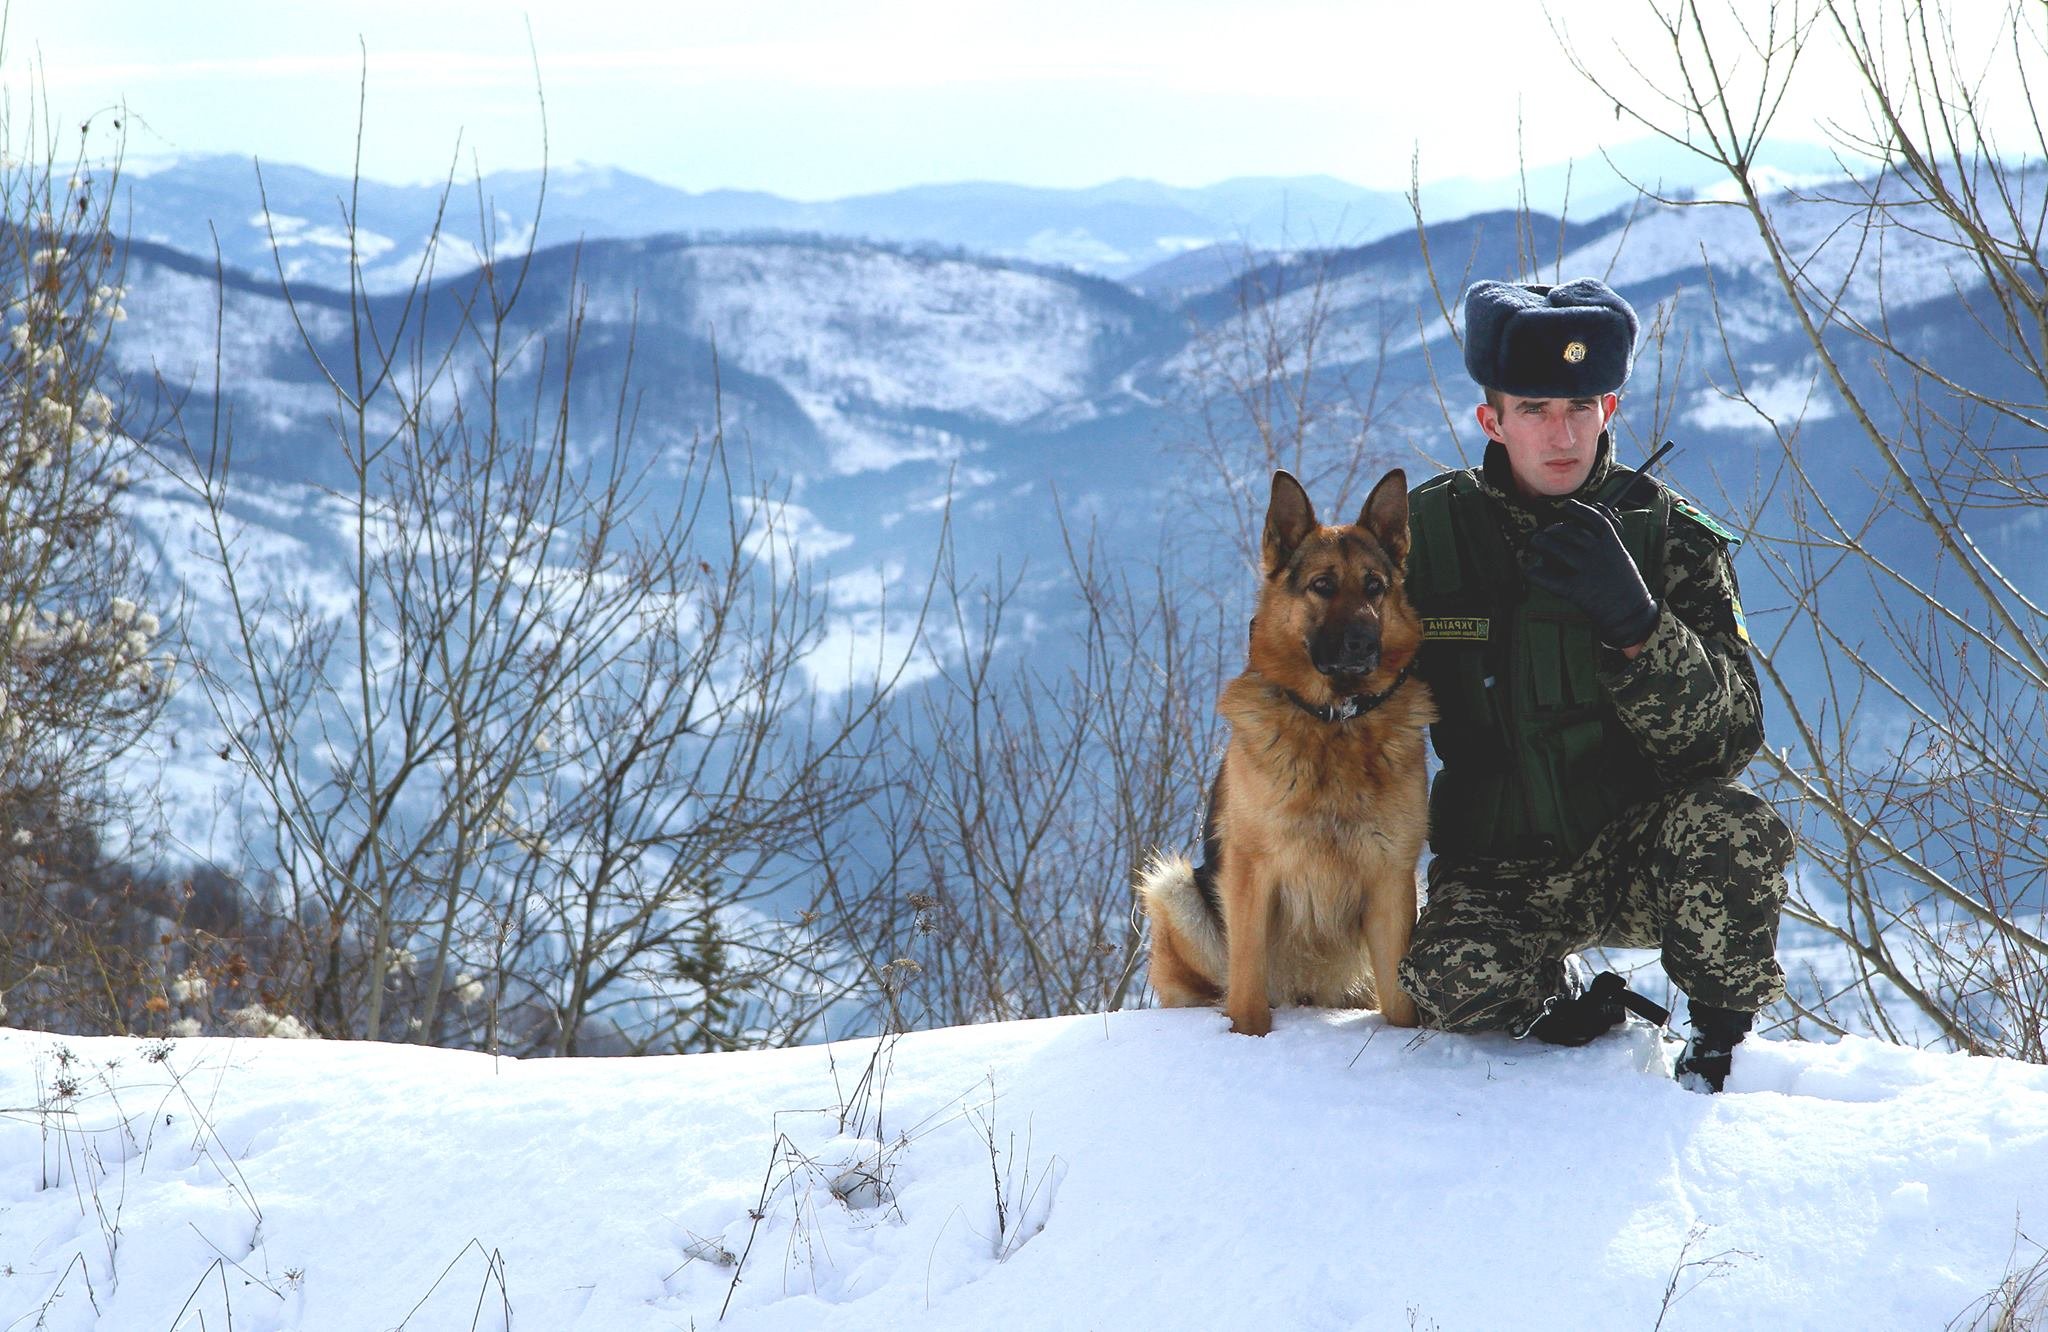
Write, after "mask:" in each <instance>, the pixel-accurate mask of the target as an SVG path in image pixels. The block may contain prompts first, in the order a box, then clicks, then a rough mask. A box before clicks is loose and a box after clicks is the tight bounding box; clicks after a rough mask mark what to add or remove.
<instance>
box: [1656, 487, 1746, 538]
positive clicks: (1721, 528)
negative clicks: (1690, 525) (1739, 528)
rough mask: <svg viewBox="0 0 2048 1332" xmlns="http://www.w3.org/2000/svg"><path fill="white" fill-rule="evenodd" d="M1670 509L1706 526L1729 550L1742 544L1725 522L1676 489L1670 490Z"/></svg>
mask: <svg viewBox="0 0 2048 1332" xmlns="http://www.w3.org/2000/svg"><path fill="white" fill-rule="evenodd" d="M1671 511H1672V512H1673V513H1682V514H1684V515H1685V516H1686V517H1688V518H1690V519H1692V520H1693V521H1694V522H1696V523H1698V524H1699V525H1700V526H1701V527H1704V528H1706V529H1707V530H1708V531H1709V532H1712V533H1713V534H1714V535H1715V536H1717V537H1719V538H1721V540H1723V541H1725V542H1727V543H1728V548H1729V549H1730V550H1733V549H1734V548H1735V547H1737V546H1740V545H1741V544H1742V538H1741V537H1740V536H1739V535H1737V534H1736V533H1735V532H1733V531H1731V530H1730V529H1729V527H1728V525H1727V524H1726V523H1724V522H1722V521H1721V520H1720V519H1719V518H1716V517H1715V516H1714V515H1713V514H1711V513H1708V512H1707V511H1706V510H1705V509H1702V508H1701V507H1700V506H1699V505H1697V504H1694V503H1693V502H1692V501H1691V500H1689V499H1687V498H1685V496H1683V495H1680V494H1679V493H1678V492H1676V491H1672V492H1671Z"/></svg>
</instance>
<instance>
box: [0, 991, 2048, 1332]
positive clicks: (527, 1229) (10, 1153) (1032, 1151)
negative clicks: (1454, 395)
mask: <svg viewBox="0 0 2048 1332" xmlns="http://www.w3.org/2000/svg"><path fill="white" fill-rule="evenodd" d="M1670 1053H1671V1050H1670V1047H1669V1046H1668V1045H1666V1046H1660V1044H1659V1042H1658V1040H1657V1038H1656V1036H1655V1035H1654V1034H1653V1033H1652V1032H1651V1031H1650V1030H1649V1029H1648V1028H1646V1027H1642V1026H1632V1027H1631V1028H1629V1029H1628V1030H1626V1031H1624V1032H1620V1033H1617V1034H1615V1035H1613V1036H1610V1037H1608V1038H1606V1039H1604V1040H1602V1041H1600V1042H1598V1043H1596V1044H1594V1045H1593V1046H1590V1047H1588V1048H1586V1049H1583V1050H1561V1049H1552V1048H1536V1047H1532V1046H1527V1045H1517V1044H1516V1043H1514V1042H1511V1041H1508V1040H1506V1039H1505V1038H1500V1037H1480V1038H1468V1037H1451V1036H1436V1037H1432V1038H1428V1039H1423V1040H1416V1039H1414V1038H1413V1036H1412V1033H1404V1032H1399V1031H1394V1030H1391V1029H1388V1028H1386V1027H1384V1026H1383V1025H1382V1024H1381V1023H1380V1021H1379V1019H1378V1017H1377V1016H1376V1015H1372V1014H1360V1013H1324V1012H1318V1011H1294V1012H1283V1013H1281V1014H1280V1015H1279V1025H1278V1027H1277V1029H1276V1030H1275V1032H1274V1034H1273V1035H1272V1036H1271V1037H1269V1038H1267V1039H1265V1040H1259V1041H1255V1040H1249V1039H1245V1038H1241V1037H1235V1036H1231V1035H1229V1034H1228V1033H1227V1032H1226V1031H1225V1029H1224V1020H1223V1019H1222V1018H1221V1017H1220V1016H1219V1015H1217V1014H1215V1013H1212V1012H1207V1011H1180V1012H1162V1011H1142V1012H1127V1013H1117V1014H1113V1015H1110V1016H1107V1017H1103V1016H1094V1017H1083V1018H1066V1019H1057V1020H1051V1021H1040V1022H1019V1023H1008V1024H996V1025H988V1026H982V1027H973V1028H956V1029H950V1030H944V1031H936V1032H930V1033H923V1034H914V1035H909V1036H904V1037H901V1038H899V1039H894V1040H881V1041H877V1040H873V1039H869V1040H861V1041H847V1042H842V1043H839V1044H837V1045H832V1046H814V1047H807V1048H802V1049H793V1050H784V1051H772V1052H761V1053H743V1054H729V1055H703V1056H693V1057H686V1058H666V1059H641V1060H550V1061H537V1062H530V1063H522V1062H517V1061H513V1060H503V1059H493V1058H490V1057H488V1056H484V1055H476V1054H461V1053H451V1052H447V1051H440V1050H432V1049H422V1048H414V1047H403V1046H392V1045H372V1044H344V1043H329V1042H319V1041H289V1040H243V1041H229V1040H225V1039H220V1040H214V1039H197V1040H183V1041H179V1042H176V1043H175V1044H168V1043H165V1042H150V1041H144V1040H137V1039H125V1038H121V1039H116V1038H96V1039H72V1038H58V1037H52V1036H47V1035H43V1034H40V1033H34V1032H25V1031H8V1032H0V1070H4V1077H5V1086H4V1090H0V1098H4V1104H5V1106H6V1107H7V1113H6V1115H5V1117H4V1119H0V1328H10V1329H11V1328H29V1327H42V1328H48V1329H53V1330H54V1332H71V1330H73V1329H86V1328H102V1329H120V1330H121V1332H182V1330H185V1329H193V1330H196V1329H201V1328H205V1329H209V1330H219V1332H225V1330H226V1329H228V1328H230V1327H232V1328H235V1329H240V1330H243V1332H284V1330H286V1329H303V1330H304V1332H315V1330H316V1329H318V1330H320V1332H329V1330H331V1332H376V1330H378V1329H391V1328H405V1329H418V1330H419V1332H427V1330H428V1329H435V1330H439V1329H470V1328H479V1329H492V1330H493V1332H497V1330H499V1329H506V1328H512V1329H537V1330H539V1332H572V1330H576V1332H635V1330H637V1329H671V1328H690V1327H697V1328H708V1327H711V1326H713V1325H714V1324H718V1323H719V1322H720V1317H721V1311H723V1317H724V1321H723V1325H725V1326H729V1327H732V1328H735V1329H771V1328H772V1329H816V1328H833V1329H857V1328H903V1327H930V1328H963V1329H965V1328H973V1329H980V1328H994V1327H1002V1328H1052V1329H1069V1328H1072V1329H1086V1328H1104V1329H1110V1328H1115V1329H1143V1328H1175V1329H1185V1328H1275V1329H1279V1328H1285V1329H1316V1328H1371V1329H1381V1328H1396V1329H1398V1328H1411V1327H1412V1328H1422V1329H1428V1328H1435V1329H1440V1330H1441V1332H1463V1330H1465V1329H1473V1330H1482V1329H1500V1328H1521V1329H1535V1328H1574V1329H1579V1328H1641V1329H1650V1328H1654V1327H1663V1328H1669V1329H1683V1328H1702V1329H1705V1328H1714V1329H1719V1328H1737V1327H1742V1328H1776V1329H1783V1328H1830V1329H1835V1328H1857V1329H1878V1328H1902V1329H1907V1328H1910V1329H1939V1328H1943V1327H1945V1326H1948V1325H1950V1324H1951V1323H1953V1324H1954V1325H1955V1326H1959V1327H1960V1326H1969V1325H1971V1321H1972V1318H1973V1317H1974V1316H1975V1314H1976V1313H1977V1312H1980V1311H1981V1310H1982V1308H1983V1301H1984V1299H1985V1297H1986V1296H1987V1295H1990V1294H1992V1293H1993V1292H1994V1291H1995V1290H1996V1289H1997V1288H1998V1287H1999V1286H2000V1284H2001V1282H2002V1281H2006V1280H2007V1279H2008V1278H2009V1277H2012V1276H2013V1275H2014V1274H2015V1273H2021V1274H2023V1273H2025V1272H2026V1271H2027V1270H2028V1269H2029V1268H2031V1267H2033V1266H2034V1263H2035V1260H2036V1259H2037V1258H2039V1257H2040V1255H2041V1250H2040V1249H2039V1248H2037V1247H2035V1246H2034V1245H2033V1243H2032V1241H2031V1240H2030V1239H2028V1238H2026V1236H2033V1237H2036V1238H2040V1237H2042V1236H2043V1234H2044V1232H2048V1225H2044V1214H2048V1069H2044V1068H2038V1067H2031V1066H2026V1065H2021V1064H2016V1063H2010V1062H2005V1061H2000V1060H1992V1059H1970V1058H1965V1057H1962V1056H1949V1055H1936V1054H1928V1053H1921V1052H1916V1051H1912V1050H1907V1049H1902V1048H1898V1047H1892V1046H1886V1045H1881V1044H1877V1043H1874V1042H1871V1041H1867V1040H1858V1039H1849V1040H1845V1041H1843V1042H1841V1043H1840V1044H1835V1045H1818V1044H1795V1043H1778V1042H1770V1041H1758V1040H1753V1041H1752V1042H1751V1043H1750V1044H1749V1045H1747V1046H1745V1047H1744V1049H1743V1050H1742V1052H1741V1053H1740V1054H1739V1055H1738V1057H1737V1062H1736V1071H1735V1075H1734V1078H1733V1079H1732V1081H1731V1084H1730V1092H1729V1094H1727V1095H1724V1096H1722V1097H1718V1098H1710V1097H1704V1096H1698V1095H1694V1094H1691V1093H1688V1092H1686V1091H1683V1090H1681V1089H1680V1088H1678V1087H1677V1086H1676V1085H1675V1084H1673V1083H1672V1082H1670V1081H1669V1080H1668V1078H1667V1077H1666V1076H1665V1073H1664V1071H1663V1069H1664V1065H1665V1063H1666V1062H1667V1061H1668V1059H1669V1057H1670ZM2036 1298H2038V1296H2036ZM1660 1320H1661V1321H1660Z"/></svg>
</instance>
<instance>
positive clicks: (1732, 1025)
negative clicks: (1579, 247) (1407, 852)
mask: <svg viewBox="0 0 2048 1332" xmlns="http://www.w3.org/2000/svg"><path fill="white" fill-rule="evenodd" d="M1636 329H1637V322H1636V315H1635V311H1634V310H1632V309H1631V308H1630V307H1629V304H1628V302H1626V301H1624V300H1623V299H1622V298H1621V297H1620V296H1618V295H1616V294H1615V293H1614V292H1613V291H1612V290H1610V289H1609V288H1608V287H1607V286H1606V285H1605V284H1603V283H1601V282H1597V281H1594V280H1591V279H1580V280H1578V281H1575V282H1567V283H1564V284H1562V285H1560V286H1554V287H1543V286H1526V285H1517V284H1510V283H1501V282H1481V283H1478V284H1476V285H1475V286H1473V287H1472V289H1471V290H1470V291H1468V292H1467V293H1466V294H1465V367H1466V369H1467V370H1468V371H1469V372H1470V374H1471V376H1472V378H1473V379H1474V380H1476V381H1478V384H1479V386H1480V387H1481V388H1482V389H1484V390H1485V398H1486V400H1485V402H1484V403H1483V404H1482V405H1481V406H1480V407H1479V408H1478V417H1479V425H1480V428H1481V429H1482V430H1484V431H1485V432H1486V436H1487V438H1488V440H1489V441H1490V443H1489V444H1488V445H1487V448H1486V456H1485V459H1484V461H1483V462H1482V463H1481V465H1480V466H1478V467H1476V468H1471V469H1468V470H1464V471H1454V472H1449V473H1446V474H1444V475H1442V476H1439V477H1436V478H1434V479H1432V480H1430V481H1428V482H1425V483H1424V484H1422V485H1421V486H1418V487H1416V489H1415V490H1414V492H1413V493H1412V495H1411V496H1410V499H1409V504H1410V514H1411V523H1412V531H1413V538H1414V544H1413V550H1412V552H1411V554H1410V557H1409V570H1408V581H1407V590H1408V596H1409V599H1410V600H1411V601H1412V602H1413V603H1414V604H1415V606H1416V608H1417V610H1418V611H1420V613H1421V614H1422V616H1423V626H1424V631H1425V633H1426V634H1427V635H1428V641H1427V643H1426V646H1425V647H1424V650H1423V657H1422V659H1423V667H1422V673H1423V675H1424V677H1425V678H1426V679H1427V680H1428V681H1429V683H1430V686H1431V688H1432V689H1433V690H1434V692H1435V695H1436V702H1437V707H1438V709H1439V710H1440V711H1441V713H1442V720H1441V721H1439V722H1438V723H1437V724H1436V725H1435V726H1434V727H1433V728H1432V733H1431V738H1432V740H1433V742H1434V745H1435V748H1436V752H1437V756H1438V758H1439V759H1441V760H1442V764H1443V767H1442V770H1441V771H1440V772H1439V773H1438V774H1437V777H1436V781H1435V784H1434V785H1433V786H1432V788H1431V790H1430V801H1429V822H1430V847H1431V849H1432V851H1434V852H1435V859H1434V860H1433V861H1432V862H1431V864H1430V868H1429V900H1428V903H1427V905H1426V906H1425V907H1424V909H1423V912H1422V917H1421V919H1420V920H1419V921H1418V922H1417V925H1416V929H1415V936H1414V942H1413V943H1412V945H1411V946H1410V948H1409V951H1408V955H1407V957H1406V959H1404V960H1403V961H1402V963H1401V968H1400V977H1401V983H1402V985H1403V987H1404V988H1405V989H1406V990H1407V991H1408V993H1409V994H1410V995H1411V996H1413V997H1414V999H1415V1001H1416V1003H1417V1005H1418V1006H1419V1007H1420V1009H1421V1013H1422V1019H1423V1022H1424V1024H1425V1025H1428V1026H1434V1027H1437V1028H1440V1029H1442V1030H1445V1031H1488V1030H1505V1031H1508V1032H1510V1033H1511V1034H1513V1035H1515V1036H1517V1037H1520V1036H1534V1037H1536V1038H1537V1039H1540V1040H1545V1041H1550V1042H1555V1043H1559V1044H1569V1045H1578V1044H1583V1043H1585V1042H1586V1041H1589V1040H1592V1039H1593V1038H1594V1037H1595V1036H1597V1035H1599V1034H1600V1033H1602V1032H1604V1031H1607V1030H1609V1029H1610V1028H1612V1027H1613V1026H1615V1025H1616V1024H1617V1023H1619V1022H1621V1021H1622V1020H1623V1014H1624V1010H1625V1009H1633V1010H1634V1011H1636V1012H1639V1013H1642V1014H1644V1015H1646V1016H1649V1017H1650V1018H1651V1019H1652V1020H1654V1021H1657V1022H1662V1021H1663V1020H1664V1019H1665V1017H1666V1016H1668V1015H1667V1014H1666V1013H1665V1012H1664V1010H1663V1009H1661V1008H1659V1007H1658V1006H1656V1005H1655V1004H1652V1003H1651V1002H1650V1001H1649V1000H1647V999H1644V998H1643V997H1642V996H1640V995H1636V994H1634V993H1632V992H1630V991H1629V990H1627V989H1626V988H1625V987H1624V986H1623V984H1622V981H1621V978H1620V977H1619V976H1616V975H1614V974H1613V973H1612V972H1608V973H1604V974H1603V975H1601V976H1599V977H1597V978H1595V979H1594V980H1593V982H1592V983H1591V984H1590V985H1586V984H1583V983H1582V982H1581V980H1580V978H1579V969H1580V966H1581V965H1582V964H1579V963H1578V961H1577V959H1576V958H1575V957H1574V956H1573V954H1575V953H1576V952H1577V950H1579V949H1582V948H1587V947H1592V946H1614V947H1630V948H1658V949H1661V950H1662V953H1663V961H1664V969H1665V972H1666V974H1667V975H1668V976H1670V978H1671V980H1672V981H1673V983H1674V984H1676V985H1677V986H1678V988H1679V989H1681V990H1683V991H1684V992H1685V994H1686V996H1687V1000H1688V1017H1689V1019H1690V1022H1691V1026H1692V1034H1691V1040H1690V1041H1689V1043H1688V1045H1687V1047H1686V1050H1685V1052H1684V1054H1683V1055H1682V1056H1681V1057H1680V1059H1679V1062H1678V1069H1677V1072H1678V1074H1679V1076H1680V1079H1681V1081H1683V1082H1685V1083H1686V1084H1687V1085H1689V1086H1692V1087H1694V1088H1695V1089H1698V1090H1707V1091H1716V1092H1718V1091H1719V1090H1721V1087H1722V1084H1723V1082H1724V1081H1725V1079H1726V1078H1727V1076H1728V1070H1729V1065H1730V1060H1731V1055H1732V1053H1733V1051H1734V1049H1735V1046H1736V1045H1737V1044H1738V1043H1739V1042H1740V1041H1741V1040H1742V1038H1743V1036H1744V1035H1745V1034H1746V1033H1747V1032H1748V1031H1749V1029H1750V1026H1751V1024H1752V1022H1753V1021H1754V1018H1755V1015H1756V1012H1757V1010H1758V1009H1760V1008H1762V1007H1763V1006H1764V1005H1766V1004H1768V1003H1770V1002H1771V1001H1772V1000H1774V999H1776V998H1778V997H1779V996H1780V995H1782V994H1783V993H1784V984H1785V982H1784V973H1783V971H1782V970H1781V969H1780V968H1779V966H1778V963H1777V959H1776V956H1775V952H1776V947H1777V935H1778V915H1779V911H1780V908H1781V907H1782V905H1783V902H1784V898H1785V891H1786V885H1785V877H1784V870H1785V866H1786V865H1787V864H1788V863H1789V862H1790V860H1791V856H1792V834H1791V831H1790V830H1789V829H1788V828H1787V827H1786V825H1785V823H1784V821H1783V820H1782V819H1780V818H1779V817H1778V815H1777V813H1776V811H1774V810H1773V809H1772V808H1771V807H1770V805H1769V804H1767V803H1766V802H1765V801H1764V800H1763V799H1762V798H1761V797H1759V796H1758V795H1756V794H1755V793H1754V792H1752V791H1750V790H1748V789H1747V788H1745V787H1743V786H1741V785H1739V784H1737V782H1736V781H1735V778H1736V777H1737V775H1738V774H1740V773H1741V772H1742V770H1743V768H1744V767H1745V766H1747V764H1748V763H1749V760H1750V758H1751V757H1752V756H1753V755H1754V754H1755V753H1756V751H1757V749H1758V748H1759V747H1760V746H1761V745H1762V743H1763V712H1762V707H1761V703H1760V700H1759V697H1758V691H1757V681H1756V672H1755V669H1754V667H1752V666H1751V664H1750V661H1749V652H1748V644H1749V638H1748V634H1747V631H1746V629H1745V628H1744V625H1743V620H1742V607H1741V604H1740V602H1739V601H1738V599H1737V593H1736V585H1735V571H1734V568H1733V566H1732V565H1731V563H1730V555H1731V552H1732V550H1733V548H1734V547H1735V546H1736V544H1737V538H1736V537H1735V536H1734V535H1733V534H1731V533H1730V532H1729V531H1728V530H1727V529H1726V528H1724V527H1722V526H1721V525H1720V524H1719V523H1717V522H1716V521H1715V520H1714V519H1712V518H1711V517H1709V516H1707V515H1706V514H1704V513H1702V512H1700V511H1699V510H1698V509H1696V508H1694V507H1693V506H1692V505H1690V504H1688V503H1686V502H1685V501H1684V500H1682V499H1680V498H1679V497H1678V496H1677V495H1675V494H1673V493H1672V492H1671V491H1670V490H1669V489H1667V488H1666V487H1664V486H1663V485H1661V484H1659V483H1658V482H1656V481H1655V480H1653V479H1651V478H1650V477H1648V476H1646V475H1643V474H1642V473H1640V472H1635V471H1631V470H1629V469H1627V468H1624V467H1621V466H1619V465H1618V464H1617V463H1616V462H1615V459H1614V444H1613V440H1612V438H1611V437H1610V435H1609V434H1608V430H1607V427H1608V424H1609V422H1610V421H1611V420H1612V418H1613V416H1614V413H1615V409H1616V408H1617V406H1618V405H1619V401H1620V399H1619V396H1618V394H1619V390H1620V389H1621V387H1622V385H1623V384H1624V383H1625V382H1626V381H1627V379H1628V375H1629V369H1630V366H1631V364H1632V362H1633V360H1634V356H1635V339H1636Z"/></svg>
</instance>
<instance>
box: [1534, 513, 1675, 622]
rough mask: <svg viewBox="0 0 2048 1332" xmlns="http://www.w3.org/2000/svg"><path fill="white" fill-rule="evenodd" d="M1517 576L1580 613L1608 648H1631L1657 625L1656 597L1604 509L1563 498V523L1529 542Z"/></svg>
mask: <svg viewBox="0 0 2048 1332" xmlns="http://www.w3.org/2000/svg"><path fill="white" fill-rule="evenodd" d="M1523 572H1524V573H1526V574H1527V575H1528V576H1529V581H1530V582H1532V583H1534V584H1536V586H1538V587H1540V588H1542V589H1544V590H1545V591H1547V592H1554V593H1556V594H1557V595H1558V596H1560V597H1563V598H1564V599H1565V600H1566V601H1569V602H1571V603H1572V604H1573V605H1574V606H1577V607H1578V608H1579V609H1580V610H1582V611H1584V612H1585V613H1586V615H1587V617H1588V618H1589V619H1591V620H1592V621H1593V629H1594V631H1595V632H1596V633H1598V634H1599V635H1600V641H1601V642H1603V643H1605V644H1606V645H1607V646H1609V647H1612V648H1624V647H1634V646H1635V645H1636V644H1638V643H1640V642H1642V641H1643V640H1644V639H1646V638H1648V637H1649V636H1650V631H1651V630H1653V629H1655V628H1656V627H1657V615H1658V610H1657V602H1656V599H1655V598H1653V597H1652V596H1651V595H1650V589H1649V588H1647V587H1645V586H1643V575H1642V573H1641V572H1640V571H1639V570H1638V569H1637V568H1636V562H1635V561H1634V560H1633V559H1631V558H1629V553H1628V547H1626V546H1624V545H1622V544H1621V523H1620V522H1619V521H1618V520H1617V519H1616V518H1615V516H1614V513H1613V511H1612V510H1610V509H1607V508H1604V507H1596V506H1594V505H1591V504H1588V503H1586V502H1585V501H1584V500H1566V501H1565V516H1564V520H1563V521H1562V522H1556V523H1552V524H1551V525H1550V526H1548V527H1545V528H1542V529H1540V530H1539V531H1538V532H1537V533H1536V535H1535V536H1532V537H1530V538H1529V553H1528V555H1527V556H1526V557H1525V558H1524V560H1523Z"/></svg>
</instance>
